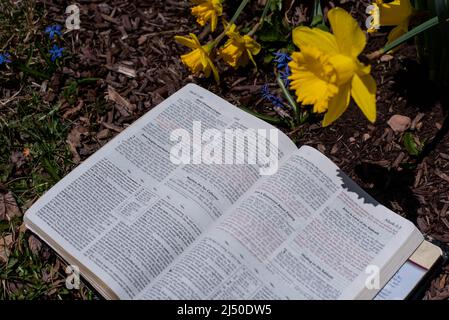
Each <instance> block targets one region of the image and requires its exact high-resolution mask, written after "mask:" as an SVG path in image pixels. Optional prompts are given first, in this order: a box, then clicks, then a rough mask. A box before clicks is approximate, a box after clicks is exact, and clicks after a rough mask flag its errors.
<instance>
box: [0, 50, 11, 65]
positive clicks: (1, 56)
mask: <svg viewBox="0 0 449 320" xmlns="http://www.w3.org/2000/svg"><path fill="white" fill-rule="evenodd" d="M10 58H11V55H10V54H9V53H0V66H1V65H2V64H7V63H11V59H10Z"/></svg>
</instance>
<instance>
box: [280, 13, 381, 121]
mask: <svg viewBox="0 0 449 320" xmlns="http://www.w3.org/2000/svg"><path fill="white" fill-rule="evenodd" d="M328 19H329V21H330V25H331V27H332V32H333V33H330V32H326V31H323V30H321V29H319V28H309V27H303V26H301V27H297V28H296V29H294V30H293V42H294V43H295V45H296V46H297V47H299V49H300V51H299V52H294V53H293V54H292V56H291V58H292V61H291V62H290V63H289V67H290V69H291V76H290V77H289V79H290V81H291V84H290V89H292V90H294V91H295V93H296V96H297V101H298V102H300V103H302V104H303V105H312V106H313V111H314V112H316V113H325V115H324V120H323V126H328V125H329V124H331V123H333V122H334V121H335V120H337V119H338V118H339V117H340V116H341V115H342V114H343V113H344V112H345V111H346V109H347V108H348V106H349V102H350V98H351V96H352V98H353V99H354V101H355V103H356V104H357V105H358V107H359V108H360V109H361V110H362V112H363V114H364V115H365V116H366V118H367V119H368V120H369V121H371V122H374V121H375V120H376V90H377V86H376V82H375V80H374V78H373V77H372V76H371V74H370V71H371V68H370V66H367V65H364V64H363V63H361V62H360V61H359V60H358V56H359V55H360V54H361V52H362V51H363V49H364V48H365V46H366V36H365V34H364V32H363V31H362V30H361V29H360V26H359V25H358V23H357V21H356V20H355V19H354V18H352V17H351V15H350V14H349V13H348V12H346V11H345V10H344V9H341V8H334V9H331V10H330V11H329V13H328ZM349 35H350V36H349Z"/></svg>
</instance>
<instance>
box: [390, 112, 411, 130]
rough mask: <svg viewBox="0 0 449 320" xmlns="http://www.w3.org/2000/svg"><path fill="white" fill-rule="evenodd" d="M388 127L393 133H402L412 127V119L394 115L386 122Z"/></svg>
mask: <svg viewBox="0 0 449 320" xmlns="http://www.w3.org/2000/svg"><path fill="white" fill-rule="evenodd" d="M388 125H389V126H390V127H391V129H393V131H395V132H404V131H406V130H408V129H409V128H410V126H411V125H412V119H410V118H409V117H407V116H402V115H400V114H395V115H394V116H392V117H391V118H390V120H388Z"/></svg>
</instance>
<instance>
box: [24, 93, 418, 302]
mask: <svg viewBox="0 0 449 320" xmlns="http://www.w3.org/2000/svg"><path fill="white" fill-rule="evenodd" d="M195 121H201V124H202V126H203V128H204V129H206V128H213V129H215V130H218V131H219V132H224V131H225V129H229V128H240V129H251V128H252V129H258V130H261V129H263V130H273V129H275V128H274V127H272V126H271V125H269V124H267V123H265V122H263V121H261V120H259V119H257V118H256V117H254V116H252V115H250V114H248V113H246V112H244V111H242V110H240V109H238V108H237V107H235V106H233V105H231V104H229V103H228V102H226V101H225V100H223V99H221V98H219V97H217V96H215V95H214V94H212V93H210V92H209V91H207V90H205V89H203V88H201V87H199V86H196V85H193V84H189V85H187V86H185V87H184V88H183V89H181V90H180V91H178V92H177V93H175V94H174V95H172V96H170V97H169V98H168V99H167V100H165V101H164V102H163V103H161V104H160V105H158V106H157V107H155V108H154V109H153V110H151V111H150V112H148V113H147V114H146V115H145V116H143V117H142V118H140V119H139V120H138V121H137V122H135V123H134V124H133V125H132V126H130V127H129V128H127V129H126V130H125V131H124V132H122V133H121V134H120V135H118V136H117V137H116V138H114V139H113V140H112V141H111V142H110V143H108V144H107V145H106V146H104V147H103V148H102V149H101V150H99V151H98V152H96V153H95V154H94V155H93V156H91V157H90V158H89V159H87V160H86V161H85V162H84V163H83V164H82V165H80V166H78V167H77V168H76V169H75V170H74V171H73V172H72V173H70V174H69V175H68V176H67V177H65V178H64V179H63V180H62V181H60V182H59V183H58V184H57V185H56V186H55V187H53V188H52V189H51V190H50V191H48V192H47V193H46V194H45V195H44V196H43V197H42V198H41V199H39V200H38V201H37V202H36V203H35V204H34V205H33V206H32V208H31V209H29V210H28V212H27V213H26V216H25V223H26V225H27V227H28V228H29V229H31V230H32V231H33V232H34V233H36V234H37V235H38V236H39V237H41V238H42V239H43V240H44V241H46V242H47V243H48V244H49V245H50V246H51V247H53V248H54V249H55V250H56V251H57V252H58V253H59V254H60V255H61V256H62V257H63V258H64V259H65V260H66V261H68V262H69V263H70V264H72V265H75V266H77V267H78V268H79V269H80V272H81V274H82V275H83V276H84V277H85V278H86V279H87V280H88V281H89V282H90V283H91V284H92V285H93V286H94V287H95V288H96V289H97V290H98V291H99V292H100V293H101V294H102V295H103V296H104V297H106V298H110V299H117V298H118V299H260V300H262V299H372V298H374V297H375V296H376V295H377V294H378V292H379V291H380V288H382V287H384V286H385V285H386V284H387V282H388V281H389V280H390V279H391V278H392V277H393V275H394V274H395V273H396V272H397V271H398V270H399V269H400V268H401V266H403V265H404V263H405V262H406V261H407V260H408V259H409V257H410V256H411V255H412V254H413V252H414V251H415V250H416V249H417V248H418V247H419V246H420V245H421V244H422V243H423V241H424V240H423V236H422V235H421V233H420V232H419V231H418V230H417V229H416V228H415V226H414V225H413V224H412V223H411V222H409V221H407V220H406V219H404V218H402V217H400V216H399V215H397V214H395V213H394V212H392V211H390V210H388V209H387V208H385V207H384V206H382V205H380V204H379V203H377V202H376V201H375V200H374V199H372V198H371V197H370V196H369V195H368V194H366V193H365V192H364V191H363V190H362V189H360V188H359V187H358V186H357V185H356V184H355V183H354V182H353V181H351V180H350V179H349V178H348V177H347V176H346V175H345V174H344V173H343V172H341V171H340V169H339V168H338V167H337V166H336V165H335V164H334V163H333V162H332V161H330V160H329V159H327V158H326V157H325V156H324V155H322V154H321V153H319V152H318V151H316V150H315V149H313V148H311V147H307V146H304V147H301V148H300V149H298V148H297V147H296V146H295V144H294V143H293V142H292V141H291V140H290V139H289V138H288V137H287V136H286V135H284V134H283V133H281V132H279V135H278V140H277V143H272V140H269V139H268V138H266V137H265V138H264V139H266V141H265V142H267V145H269V148H271V149H270V150H271V151H273V150H272V148H276V150H275V151H276V152H275V153H274V154H276V155H277V159H276V160H277V161H278V162H276V164H277V165H278V168H277V170H276V171H275V172H273V173H274V174H269V175H268V174H265V175H262V174H261V170H260V169H261V167H263V166H266V165H267V164H266V163H256V164H250V163H249V162H248V163H247V164H245V163H243V164H242V163H239V164H232V163H228V164H223V165H220V164H215V163H210V164H204V163H203V164H195V163H192V164H183V163H180V164H177V161H176V157H175V159H173V157H174V155H173V146H174V144H175V142H174V141H172V139H171V137H172V133H173V131H174V130H177V129H179V128H184V129H185V130H186V131H187V132H192V130H193V129H192V123H194V122H195ZM207 142H208V141H204V140H201V139H200V141H196V147H198V144H199V145H206V144H207ZM247 143H248V144H250V142H249V140H248V141H247ZM194 144H195V142H194ZM230 145H231V146H232V143H231V144H230ZM226 146H228V144H226ZM193 147H195V146H193ZM193 149H194V148H193ZM248 150H249V148H248ZM233 152H234V153H235V152H236V149H234V148H232V149H227V150H226V152H225V153H227V154H229V153H231V155H234V156H236V157H237V158H239V155H238V154H233ZM239 159H242V158H239ZM178 160H179V159H178ZM271 164H273V163H271Z"/></svg>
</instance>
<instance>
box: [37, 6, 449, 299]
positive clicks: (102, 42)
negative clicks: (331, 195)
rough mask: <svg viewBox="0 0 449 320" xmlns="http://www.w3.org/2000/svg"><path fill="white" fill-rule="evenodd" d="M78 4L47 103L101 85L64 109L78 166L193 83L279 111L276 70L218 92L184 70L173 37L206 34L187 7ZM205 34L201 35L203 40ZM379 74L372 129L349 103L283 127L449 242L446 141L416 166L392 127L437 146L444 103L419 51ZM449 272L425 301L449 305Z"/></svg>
mask: <svg viewBox="0 0 449 320" xmlns="http://www.w3.org/2000/svg"><path fill="white" fill-rule="evenodd" d="M41 2H42V3H46V5H47V8H48V9H49V11H50V17H52V18H53V20H54V21H57V22H60V23H61V24H62V23H63V21H62V18H61V17H62V14H61V13H63V12H64V9H65V6H66V3H65V1H56V0H55V1H41ZM78 2H79V3H80V4H81V17H82V30H80V31H77V32H72V33H70V34H68V35H66V38H68V39H70V41H71V43H72V47H71V48H70V50H71V51H72V53H74V54H75V59H73V60H74V61H76V62H73V63H72V64H71V65H69V66H68V67H66V68H65V69H64V72H63V73H60V74H58V75H57V76H55V77H54V78H53V79H52V81H51V83H50V90H49V91H48V92H47V96H46V99H47V100H49V101H51V100H52V99H55V94H54V92H59V91H60V90H61V87H62V86H63V85H64V81H65V77H67V76H68V75H70V76H77V77H99V78H101V79H103V80H102V81H100V82H99V84H100V86H99V87H97V88H95V89H94V88H90V89H82V90H83V91H82V92H81V94H80V99H79V100H78V102H77V103H76V104H75V105H73V106H71V105H69V104H66V105H65V106H64V108H63V109H62V112H64V113H65V115H66V118H67V119H69V120H73V121H74V124H73V128H72V132H71V134H70V135H69V142H70V143H71V147H72V153H73V156H74V159H75V160H76V162H80V161H81V160H83V159H85V158H86V157H88V156H89V155H91V154H92V153H94V152H95V151H96V150H97V149H98V148H100V147H101V146H102V145H104V144H105V143H106V142H107V141H109V140H110V139H111V138H112V137H113V136H114V135H116V134H117V133H118V132H120V131H122V130H123V129H124V128H125V127H126V126H128V125H130V124H131V123H132V122H133V121H134V120H136V119H137V118H138V117H139V116H141V115H143V114H144V113H146V112H148V111H149V110H150V109H151V108H152V107H154V106H155V105H157V104H158V103H160V102H161V101H163V100H164V99H165V98H167V97H168V96H169V95H171V94H173V93H174V92H175V91H177V90H178V89H179V88H181V87H182V86H184V85H185V84H187V83H190V82H196V83H198V84H200V85H202V86H204V87H206V88H207V89H209V90H211V91H212V92H214V93H216V94H218V95H220V96H222V97H224V98H225V99H226V100H228V101H230V102H231V103H234V104H236V105H245V106H247V107H251V108H252V109H254V110H257V111H259V112H263V113H268V114H274V112H273V111H272V110H271V109H270V106H269V105H268V104H265V102H263V101H261V99H260V95H259V94H258V92H259V90H260V88H261V87H262V86H263V85H264V84H266V83H269V84H272V87H273V88H275V87H276V86H275V79H274V77H273V75H272V72H270V70H269V69H268V70H267V69H266V68H265V69H264V68H261V69H259V71H254V70H252V69H246V70H241V71H237V72H233V71H229V70H223V71H222V73H221V74H222V79H223V82H222V83H221V85H220V86H217V85H215V84H211V81H206V80H204V79H195V78H193V77H192V76H191V75H190V74H189V73H188V71H187V70H186V69H185V68H184V66H182V65H181V63H180V61H179V58H178V57H179V55H180V54H181V53H183V52H184V48H182V47H180V46H178V45H176V44H175V43H174V41H173V36H174V35H176V34H188V33H189V32H192V31H194V32H196V33H197V34H199V33H200V30H199V29H198V28H197V25H196V24H195V22H194V19H193V18H192V17H191V16H190V14H189V10H188V4H187V2H185V1H184V2H183V1H174V0H152V1H146V0H136V1H126V0H112V1H96V0H92V1H88V0H82V1H81V0H80V1H78ZM346 2H347V1H346ZM357 3H360V1H357ZM346 7H347V8H353V9H354V10H355V11H356V13H357V14H359V15H360V16H363V15H362V14H361V13H360V12H362V13H363V11H364V10H363V8H365V6H364V5H361V4H357V5H355V4H354V3H353V2H350V3H347V4H346ZM86 17H88V18H86ZM207 37H208V35H207V34H202V37H201V38H202V39H207ZM384 39H385V38H384V37H376V38H375V39H374V41H371V42H370V43H371V49H374V48H378V47H379V46H380V44H381V43H382V42H383V41H384ZM368 50H370V48H368ZM373 74H374V76H375V78H376V80H377V83H378V87H379V93H378V97H379V99H378V120H377V122H376V123H375V125H371V124H368V123H367V121H366V120H365V118H364V117H363V116H362V114H361V112H360V111H359V110H358V108H356V107H355V106H351V107H350V110H349V111H348V112H347V113H346V114H345V115H344V116H343V117H342V118H341V119H340V120H339V121H338V122H337V123H336V124H335V125H333V126H331V127H329V128H325V129H323V128H321V127H320V126H319V124H318V123H312V124H310V123H309V124H305V125H303V126H302V127H300V128H297V129H295V130H293V131H290V130H288V129H286V128H283V130H284V131H286V132H287V133H288V134H289V135H290V136H291V137H292V139H294V140H295V141H296V142H297V144H298V146H299V145H302V144H307V145H311V146H313V147H316V148H318V149H319V150H320V151H322V152H323V153H324V154H326V155H327V156H329V157H330V158H331V159H332V160H333V161H334V162H335V163H336V164H337V165H339V166H340V167H341V168H342V169H343V170H344V171H345V172H346V173H348V174H349V175H350V176H351V177H352V178H354V179H355V180H356V181H357V182H358V183H360V184H361V185H362V186H363V187H364V188H365V189H366V190H367V191H368V192H369V193H370V194H372V195H373V196H374V197H375V198H376V199H377V200H379V201H380V202H381V203H383V204H384V205H386V206H388V207H389V208H391V209H392V210H394V211H395V212H397V213H399V214H401V215H403V216H405V217H407V218H409V219H411V220H412V221H413V222H415V223H416V224H417V225H418V227H419V228H420V230H421V231H422V232H423V233H425V234H426V235H428V236H430V237H432V238H433V239H436V240H439V241H441V242H442V243H445V244H449V210H448V209H449V192H448V188H449V135H446V136H445V137H444V138H443V139H441V141H439V143H438V145H437V146H436V147H435V148H433V149H432V150H430V151H429V152H428V154H426V156H425V157H424V158H423V159H419V161H417V160H416V159H414V158H411V157H410V156H409V155H408V153H407V151H406V150H405V148H404V144H403V141H402V134H396V133H394V132H393V130H392V129H391V128H390V127H389V126H388V124H387V121H388V119H389V118H390V117H391V116H392V115H395V114H401V115H405V116H408V117H410V118H411V119H414V122H413V128H414V129H413V134H414V135H415V136H417V137H418V138H419V140H420V141H431V140H432V139H433V137H434V136H435V135H436V134H437V132H438V130H439V129H441V127H442V125H443V119H444V113H443V108H442V105H441V103H440V102H439V101H438V100H437V99H434V97H436V93H435V92H434V91H433V87H432V86H431V85H430V84H427V83H426V82H425V81H424V80H423V79H424V77H423V74H422V70H421V68H420V66H419V65H418V64H417V62H416V53H415V51H414V49H413V47H412V46H405V47H403V48H402V49H400V50H399V51H398V52H396V53H395V54H394V57H393V58H392V59H391V60H389V61H383V62H378V63H376V64H375V65H373ZM106 95H107V96H108V99H109V101H108V102H107V103H105V104H104V105H102V108H101V109H100V110H99V109H92V108H90V107H89V106H91V105H92V104H93V103H95V102H96V101H98V100H99V99H100V100H101V99H103V98H104V97H106ZM289 131H290V132H289ZM404 163H418V166H417V168H416V169H413V168H412V169H406V168H404V167H403V166H401V164H404ZM448 273H449V268H446V269H445V270H443V271H442V273H441V274H440V275H438V276H437V277H436V278H435V279H434V280H433V282H432V285H431V288H430V289H429V291H428V292H427V293H426V296H425V298H427V299H447V298H449V279H447V275H448Z"/></svg>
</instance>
